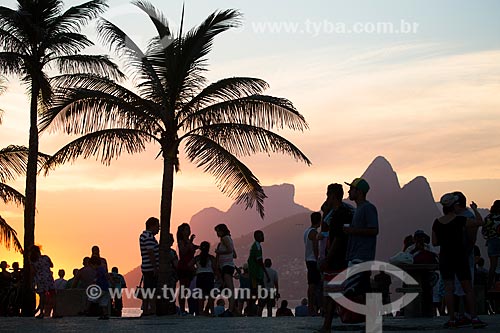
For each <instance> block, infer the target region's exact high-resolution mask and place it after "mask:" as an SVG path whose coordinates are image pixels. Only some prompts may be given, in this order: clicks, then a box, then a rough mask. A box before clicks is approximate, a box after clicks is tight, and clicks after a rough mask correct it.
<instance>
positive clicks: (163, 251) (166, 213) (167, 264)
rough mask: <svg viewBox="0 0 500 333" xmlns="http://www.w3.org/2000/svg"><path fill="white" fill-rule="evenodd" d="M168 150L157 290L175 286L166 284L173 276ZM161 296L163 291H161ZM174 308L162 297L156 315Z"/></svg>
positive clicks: (171, 170) (171, 174)
mask: <svg viewBox="0 0 500 333" xmlns="http://www.w3.org/2000/svg"><path fill="white" fill-rule="evenodd" d="M167 154H168V149H164V154H163V181H162V188H161V203H160V227H161V229H160V272H159V276H158V288H159V290H161V289H162V288H163V287H164V286H167V287H169V288H175V285H170V284H168V281H171V278H172V275H173V274H174V272H173V269H172V264H171V259H172V258H171V256H170V253H169V251H168V250H169V246H168V241H169V235H170V217H171V215H172V193H173V189H174V161H175V158H172V157H169V156H167ZM161 293H162V294H161V296H164V295H163V291H161ZM174 301H175V300H174ZM172 306H173V307H174V308H175V303H173V304H172V303H170V304H169V300H166V299H165V298H164V297H161V299H160V300H159V301H158V302H157V305H156V313H157V315H159V316H161V315H167V314H171V311H170V309H171V308H172Z"/></svg>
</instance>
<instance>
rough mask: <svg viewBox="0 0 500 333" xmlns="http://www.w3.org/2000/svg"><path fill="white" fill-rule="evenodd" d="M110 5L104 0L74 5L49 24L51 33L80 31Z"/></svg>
mask: <svg viewBox="0 0 500 333" xmlns="http://www.w3.org/2000/svg"><path fill="white" fill-rule="evenodd" d="M107 7H108V5H107V4H106V2H105V1H104V0H92V1H88V2H85V3H82V4H81V5H77V6H73V7H71V8H69V9H68V10H66V11H65V12H64V13H63V14H61V15H59V16H58V17H57V18H56V19H55V20H53V21H52V22H51V24H50V25H49V34H57V33H67V32H79V31H80V30H81V27H82V26H84V25H86V24H87V23H89V22H90V21H91V20H94V19H96V18H98V17H99V15H100V14H102V13H103V12H104V11H105V10H106V8H107Z"/></svg>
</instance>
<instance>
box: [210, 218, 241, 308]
mask: <svg viewBox="0 0 500 333" xmlns="http://www.w3.org/2000/svg"><path fill="white" fill-rule="evenodd" d="M215 232H216V233H217V236H218V237H219V238H220V243H219V245H217V249H216V250H215V253H216V254H217V262H218V266H219V269H220V270H221V275H222V282H223V283H224V287H225V288H227V289H229V290H230V291H231V294H230V297H229V312H231V313H233V314H234V313H235V304H234V303H235V302H234V282H233V275H234V270H235V266H234V259H236V251H235V250H234V244H233V240H232V239H231V233H230V232H229V229H228V228H227V226H226V225H225V224H218V225H217V226H215Z"/></svg>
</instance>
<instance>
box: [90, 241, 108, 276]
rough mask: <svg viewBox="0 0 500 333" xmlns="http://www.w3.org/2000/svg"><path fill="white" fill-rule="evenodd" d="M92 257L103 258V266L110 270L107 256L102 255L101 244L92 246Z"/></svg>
mask: <svg viewBox="0 0 500 333" xmlns="http://www.w3.org/2000/svg"><path fill="white" fill-rule="evenodd" d="M91 257H97V258H99V259H101V266H102V267H104V269H105V270H106V272H109V271H108V261H107V260H106V259H105V258H103V257H101V250H100V249H99V246H97V245H94V246H92V255H91Z"/></svg>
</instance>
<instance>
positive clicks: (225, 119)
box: [41, 2, 310, 284]
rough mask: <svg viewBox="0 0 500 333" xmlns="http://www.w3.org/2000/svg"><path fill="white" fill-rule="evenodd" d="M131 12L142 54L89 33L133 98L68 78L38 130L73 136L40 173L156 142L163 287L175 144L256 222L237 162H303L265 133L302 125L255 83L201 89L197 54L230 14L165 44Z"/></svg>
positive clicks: (255, 189) (201, 56) (98, 81)
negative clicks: (121, 69)
mask: <svg viewBox="0 0 500 333" xmlns="http://www.w3.org/2000/svg"><path fill="white" fill-rule="evenodd" d="M135 5H137V6H138V7H139V8H140V9H142V10H143V11H145V12H146V13H147V14H148V15H149V16H150V18H151V20H152V21H153V23H154V25H155V27H156V29H157V32H158V36H156V37H155V38H153V39H152V40H151V41H150V42H149V45H148V48H147V50H146V51H145V52H143V51H142V50H141V49H140V48H139V47H138V46H137V45H136V44H135V43H134V42H133V41H132V40H131V39H130V38H129V37H128V36H127V35H126V34H125V33H124V32H123V31H122V30H120V29H119V28H118V27H117V26H115V25H114V24H113V23H111V22H109V21H106V20H101V21H100V22H99V26H98V31H99V33H100V36H101V37H102V39H103V40H104V41H105V42H106V43H107V44H109V45H110V47H111V48H112V49H114V50H115V52H116V53H117V54H118V55H119V56H120V59H122V60H123V61H125V66H126V67H127V70H129V71H130V72H132V73H133V74H134V79H135V88H136V89H135V90H136V92H133V91H131V90H129V89H127V88H126V87H124V86H122V85H119V84H117V83H115V82H114V81H113V80H110V79H108V78H106V77H102V76H99V75H94V74H87V75H73V76H68V81H69V80H71V81H72V83H71V84H70V85H68V86H67V88H65V89H62V90H60V91H59V92H58V93H57V97H55V98H54V107H53V108H51V109H50V110H49V111H48V112H47V114H45V116H44V117H43V119H42V121H41V128H47V127H48V126H49V125H51V128H52V129H53V130H59V131H65V132H66V133H68V134H79V135H82V136H81V137H80V138H78V139H76V140H75V141H73V142H71V143H69V144H68V145H66V146H65V147H63V148H62V149H60V150H59V151H58V152H56V153H55V154H54V155H53V157H52V158H51V159H50V160H49V162H48V163H47V166H48V167H51V166H52V167H53V166H55V165H58V164H62V163H65V162H68V161H73V160H75V159H76V158H78V157H80V156H83V157H84V158H87V157H90V156H94V155H97V156H98V157H99V158H100V159H101V161H102V162H103V163H105V164H108V163H110V161H111V160H112V159H114V158H117V157H118V156H119V155H120V154H121V153H122V152H127V153H138V152H141V151H143V150H144V149H145V147H146V144H147V143H149V142H154V143H157V144H158V146H159V148H160V152H159V154H158V156H161V157H163V181H162V197H161V212H160V221H161V233H160V264H161V265H162V266H161V267H160V279H159V280H160V284H165V282H166V279H167V275H168V274H169V272H168V271H167V270H168V267H169V265H168V264H167V254H166V247H165V244H166V242H167V241H168V235H169V233H170V217H171V209H172V192H173V184H174V172H175V171H177V170H179V157H178V155H179V150H180V149H181V148H182V147H181V144H183V148H184V150H185V152H186V157H187V159H188V160H189V161H191V162H194V163H195V164H196V165H197V166H198V167H201V168H202V169H203V170H204V171H205V172H208V173H211V174H212V175H214V176H215V179H216V181H217V184H218V185H219V188H220V189H221V191H222V192H223V193H225V194H226V195H228V196H230V197H231V198H234V199H235V200H236V201H237V202H243V203H245V204H246V206H247V208H249V207H252V206H253V205H254V204H256V206H257V209H258V211H259V212H260V214H261V215H262V216H263V214H264V206H263V200H264V198H265V194H264V191H263V189H262V187H261V185H260V183H259V180H258V179H257V177H256V176H255V175H254V174H253V173H252V172H251V171H250V169H248V168H247V167H246V166H245V165H244V164H243V163H242V162H241V161H240V159H239V158H240V157H243V156H250V155H252V154H255V153H258V152H264V153H268V154H269V153H271V152H272V153H275V152H280V153H284V154H288V155H291V156H293V157H294V158H295V159H296V160H300V161H303V162H305V163H307V164H310V162H309V160H308V158H307V157H306V156H305V155H304V154H303V153H302V152H301V151H300V150H299V149H298V148H297V147H295V146H294V145H293V144H292V143H291V142H289V141H287V140H286V139H285V138H283V137H281V136H280V135H278V134H276V133H274V132H273V130H275V129H283V128H289V129H292V130H300V131H302V130H304V129H306V128H307V123H306V121H305V119H304V117H303V116H302V115H301V114H300V113H299V112H298V111H297V110H296V109H295V107H294V106H293V105H292V103H291V102H290V101H289V100H287V99H284V98H277V97H272V96H266V95H262V94H261V93H262V92H263V91H264V90H265V89H266V88H267V87H268V85H267V83H266V82H264V81H263V80H260V79H255V78H248V77H232V78H226V79H222V80H220V81H218V82H215V83H212V84H209V85H207V84H206V79H205V77H204V76H203V74H204V72H205V70H206V67H205V65H206V64H205V62H206V58H205V56H206V55H207V54H208V53H209V51H210V50H211V47H212V42H213V38H214V37H215V36H216V35H218V34H219V33H221V32H224V31H226V30H228V29H230V28H232V27H235V26H237V25H238V23H239V18H240V14H239V13H238V12H237V11H235V10H225V11H218V12H215V13H213V14H212V15H210V16H209V17H208V18H207V19H206V20H205V21H204V22H203V23H202V24H201V25H200V26H198V27H196V28H194V29H192V30H190V31H188V32H187V33H185V34H183V33H182V24H181V31H180V32H179V34H178V35H177V36H174V35H173V34H172V32H171V30H170V28H169V25H168V22H167V20H166V19H165V18H164V16H163V15H162V14H161V13H160V12H158V11H157V10H156V9H155V8H154V7H153V6H152V5H150V4H149V3H146V2H135Z"/></svg>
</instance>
